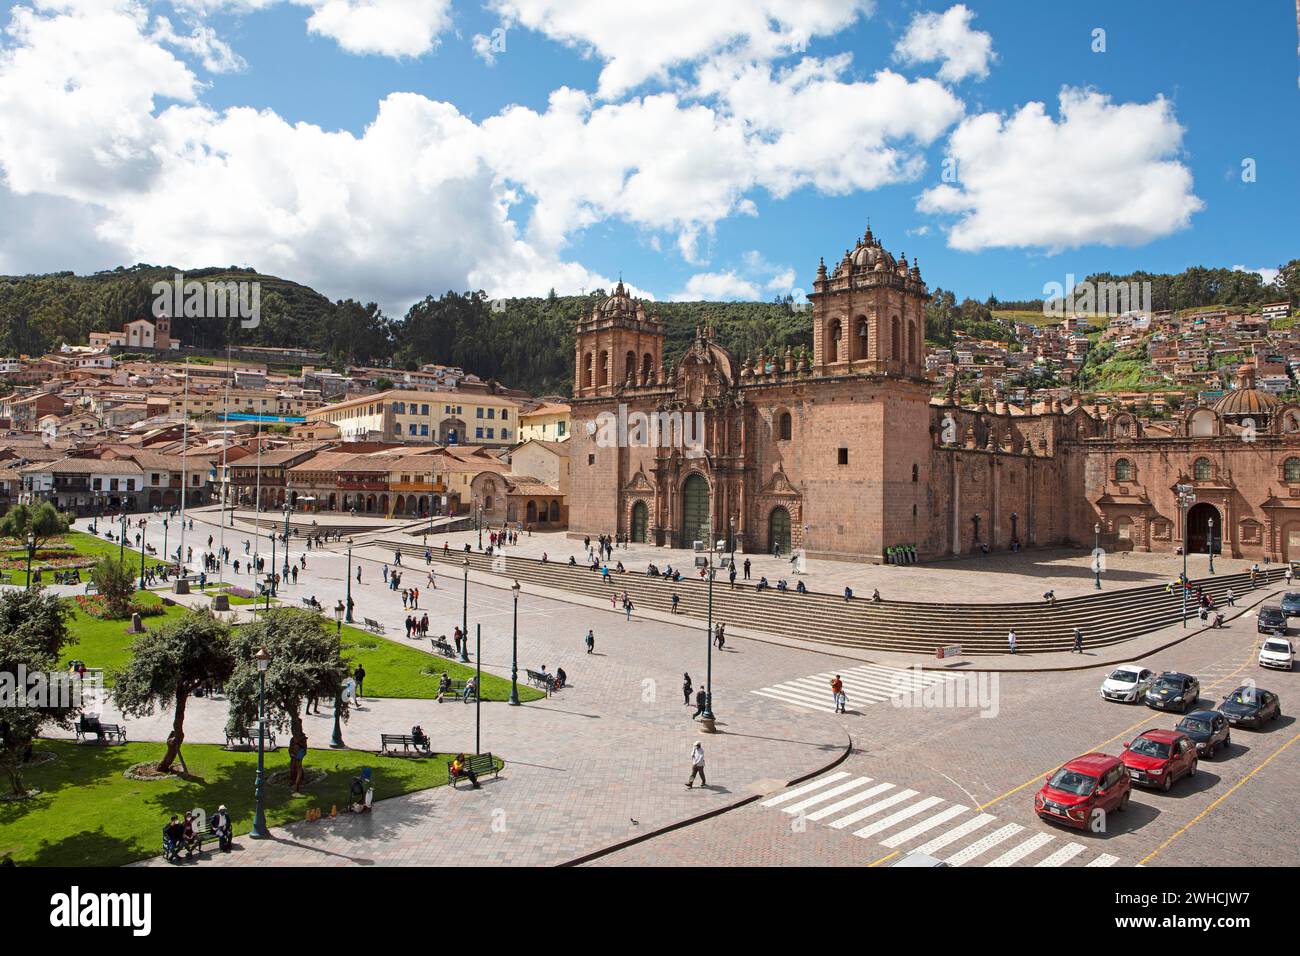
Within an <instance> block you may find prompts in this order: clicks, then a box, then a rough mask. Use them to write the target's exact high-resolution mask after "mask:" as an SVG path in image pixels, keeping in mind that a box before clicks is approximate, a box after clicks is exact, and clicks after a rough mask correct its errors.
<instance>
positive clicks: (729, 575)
mask: <svg viewBox="0 0 1300 956" xmlns="http://www.w3.org/2000/svg"><path fill="white" fill-rule="evenodd" d="M727 580H728V581H729V582H730V583H731V587H732V590H735V587H736V563H735V562H734V561H733V562H732V564H731V570H730V571H728V572H727Z"/></svg>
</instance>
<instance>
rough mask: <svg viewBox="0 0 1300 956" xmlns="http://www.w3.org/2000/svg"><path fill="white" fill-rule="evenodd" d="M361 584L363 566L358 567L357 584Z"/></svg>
mask: <svg viewBox="0 0 1300 956" xmlns="http://www.w3.org/2000/svg"><path fill="white" fill-rule="evenodd" d="M360 583H361V565H359V564H358V565H357V584H360Z"/></svg>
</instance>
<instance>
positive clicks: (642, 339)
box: [573, 279, 664, 398]
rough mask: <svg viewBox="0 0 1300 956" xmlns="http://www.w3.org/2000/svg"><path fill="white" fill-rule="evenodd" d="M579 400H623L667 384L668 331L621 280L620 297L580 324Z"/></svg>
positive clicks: (617, 294)
mask: <svg viewBox="0 0 1300 956" xmlns="http://www.w3.org/2000/svg"><path fill="white" fill-rule="evenodd" d="M574 339H575V343H576V344H575V348H576V351H577V354H576V356H575V359H576V360H575V362H574V382H573V397H574V398H596V397H604V396H611V395H615V394H617V393H618V392H619V391H620V390H621V389H623V388H624V387H627V386H632V387H636V386H642V385H656V384H662V383H663V361H664V330H663V325H662V323H661V322H660V321H659V316H658V314H654V315H647V314H646V310H645V303H644V302H641V301H639V300H637V299H633V298H632V297H631V296H630V295H628V294H627V290H626V289H624V288H623V280H621V279H620V280H619V283H618V285H617V286H616V287H615V288H614V294H613V295H611V296H610V297H609V298H607V299H606V300H605V301H604V302H602V303H601V304H600V305H598V306H596V307H595V308H593V309H592V310H591V312H590V313H589V314H586V315H583V316H581V317H579V319H578V328H577V334H576V335H575V336H574Z"/></svg>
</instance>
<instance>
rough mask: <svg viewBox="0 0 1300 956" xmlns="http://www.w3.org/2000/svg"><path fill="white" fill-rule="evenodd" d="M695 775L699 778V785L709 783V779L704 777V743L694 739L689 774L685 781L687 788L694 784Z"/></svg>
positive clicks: (703, 785)
mask: <svg viewBox="0 0 1300 956" xmlns="http://www.w3.org/2000/svg"><path fill="white" fill-rule="evenodd" d="M696 775H698V776H699V778H700V786H701V787H707V786H708V785H709V781H708V780H707V779H705V777H704V745H703V744H701V743H700V742H699V741H698V740H697V741H695V746H694V747H692V748H691V775H690V777H689V778H688V779H687V781H686V789H687V790H690V789H691V788H692V787H694V786H695V777H696Z"/></svg>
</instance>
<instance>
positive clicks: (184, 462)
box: [176, 355, 190, 574]
mask: <svg viewBox="0 0 1300 956" xmlns="http://www.w3.org/2000/svg"><path fill="white" fill-rule="evenodd" d="M181 407H182V408H183V409H184V415H185V420H184V421H183V422H182V424H181V546H180V551H178V552H177V559H176V563H177V564H180V565H181V574H186V573H188V571H189V568H188V567H187V566H186V564H185V563H184V562H185V490H186V487H187V486H188V485H189V480H190V478H189V464H190V456H189V450H190V357H189V356H188V355H187V356H185V397H184V399H183V400H182V406H181Z"/></svg>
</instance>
